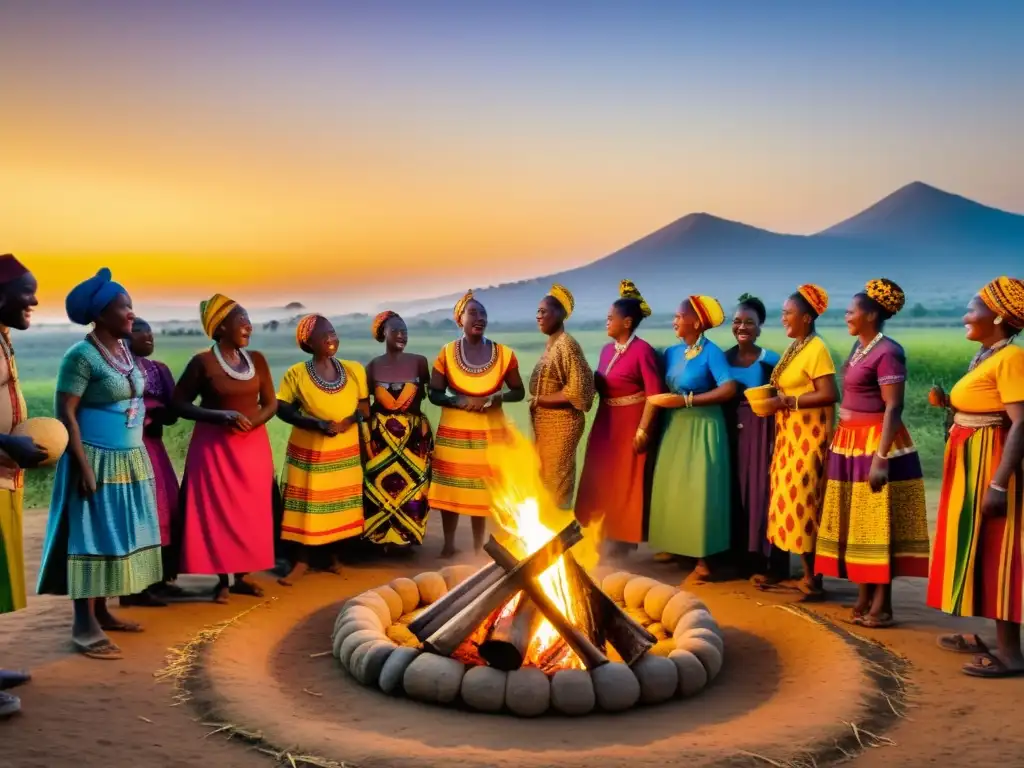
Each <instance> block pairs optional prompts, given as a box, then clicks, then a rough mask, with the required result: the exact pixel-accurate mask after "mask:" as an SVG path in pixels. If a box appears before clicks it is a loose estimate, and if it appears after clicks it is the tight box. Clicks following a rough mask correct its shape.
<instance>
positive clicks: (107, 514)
mask: <svg viewBox="0 0 1024 768" xmlns="http://www.w3.org/2000/svg"><path fill="white" fill-rule="evenodd" d="M65 306H66V309H67V315H68V318H69V319H70V320H71V322H73V323H75V324H77V325H90V324H92V326H93V329H92V331H91V332H90V333H89V335H88V336H87V337H86V339H85V340H84V341H80V342H78V343H77V344H75V345H74V346H73V347H71V349H69V350H68V351H67V353H65V355H64V359H63V360H62V361H61V365H60V372H59V373H58V374H57V407H56V410H57V414H58V416H59V418H60V420H61V421H63V422H64V425H65V426H66V427H67V429H68V435H69V437H70V441H69V443H68V452H67V453H66V454H65V455H64V456H63V457H62V458H61V460H60V462H59V463H58V465H57V473H56V475H55V476H54V480H53V495H52V498H51V501H50V519H49V523H48V525H47V529H46V543H45V545H44V547H43V559H42V565H41V568H40V572H39V585H38V589H37V592H39V594H50V595H69V596H70V597H71V599H72V600H73V602H74V616H75V618H74V624H73V626H72V629H71V638H72V640H73V642H74V644H75V647H76V648H77V649H78V650H79V651H80V652H82V653H83V654H85V655H86V656H88V657H90V658H94V659H119V658H121V650H120V648H118V647H117V646H116V645H115V644H114V643H113V642H111V641H110V638H108V637H107V635H106V633H107V632H139V631H141V627H140V626H139V625H138V624H134V623H131V622H126V621H121V620H120V619H118V618H116V617H115V616H114V615H113V614H112V613H111V612H110V610H109V608H108V607H107V598H108V597H120V596H121V595H131V594H135V593H137V592H141V591H142V590H143V589H145V588H146V587H148V586H149V585H150V584H156V583H157V582H159V581H161V563H160V521H159V517H158V513H157V506H156V486H155V484H154V482H153V466H152V464H150V461H149V455H148V454H147V453H146V448H145V446H144V445H143V441H142V438H143V421H144V418H145V410H146V407H145V404H144V403H143V397H144V393H145V386H146V380H145V376H144V375H143V373H142V370H141V369H140V368H139V367H138V366H137V365H136V364H135V359H134V358H133V357H132V354H131V351H130V350H129V348H128V344H127V340H128V339H129V338H131V335H132V321H133V320H134V319H135V315H134V313H133V312H132V302H131V299H130V298H129V297H128V292H127V291H125V289H124V288H123V287H121V286H120V285H119V284H118V283H115V282H114V281H113V280H112V279H111V274H110V270H109V269H101V270H100V271H99V272H98V273H97V274H96V275H95V276H94V277H92V278H90V279H88V280H86V281H85V282H83V283H81V284H79V285H77V286H76V287H75V288H73V289H72V291H71V293H69V294H68V297H67V301H66V302H65Z"/></svg>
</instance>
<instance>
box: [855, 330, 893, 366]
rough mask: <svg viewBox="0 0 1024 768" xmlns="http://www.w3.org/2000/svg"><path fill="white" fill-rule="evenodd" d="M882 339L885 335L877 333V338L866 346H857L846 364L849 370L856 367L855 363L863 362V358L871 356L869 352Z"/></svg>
mask: <svg viewBox="0 0 1024 768" xmlns="http://www.w3.org/2000/svg"><path fill="white" fill-rule="evenodd" d="M884 338H885V334H882V333H879V334H878V335H877V336H875V338H873V339H872V340H871V341H869V342H868V343H867V346H858V347H857V349H855V350H854V352H853V354H852V355H850V360H849V362H848V363H847V364H848V365H849V366H850V367H851V368H852V367H853V366H855V365H857V363H859V362H860V361H861V360H863V359H864V358H865V357H867V356H868V355H869V354H871V350H872V349H874V348H875V347H876V346H877V345H878V342H880V341H881V340H882V339H884Z"/></svg>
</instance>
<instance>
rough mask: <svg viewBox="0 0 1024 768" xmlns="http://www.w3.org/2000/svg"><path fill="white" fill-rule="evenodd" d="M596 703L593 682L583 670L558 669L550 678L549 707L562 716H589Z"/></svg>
mask: <svg viewBox="0 0 1024 768" xmlns="http://www.w3.org/2000/svg"><path fill="white" fill-rule="evenodd" d="M596 703H597V696H596V695H595V694H594V682H593V680H591V679H590V673H589V672H587V671H586V670H585V669H560V670H558V671H557V672H555V676H554V677H552V678H551V706H552V707H554V708H555V709H556V710H557V711H558V712H561V713H562V714H563V715H573V716H578V715H586V714H589V713H590V712H591V711H592V710H593V709H594V705H595V704H596Z"/></svg>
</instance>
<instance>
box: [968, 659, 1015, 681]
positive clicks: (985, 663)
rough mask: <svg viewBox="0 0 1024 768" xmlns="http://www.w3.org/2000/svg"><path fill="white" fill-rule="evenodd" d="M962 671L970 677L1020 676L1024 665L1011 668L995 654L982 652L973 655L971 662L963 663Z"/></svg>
mask: <svg viewBox="0 0 1024 768" xmlns="http://www.w3.org/2000/svg"><path fill="white" fill-rule="evenodd" d="M963 673H964V674H965V675H969V676H971V677H988V678H997V677H998V678H1002V677H1021V676H1024V667H1020V668H1018V669H1011V668H1010V667H1008V666H1006V664H1004V663H1003V662H1002V661H1000V659H999V658H998V657H997V656H993V655H992V654H991V653H983V654H981V655H979V656H977V657H975V659H974V662H973V663H971V664H964V666H963Z"/></svg>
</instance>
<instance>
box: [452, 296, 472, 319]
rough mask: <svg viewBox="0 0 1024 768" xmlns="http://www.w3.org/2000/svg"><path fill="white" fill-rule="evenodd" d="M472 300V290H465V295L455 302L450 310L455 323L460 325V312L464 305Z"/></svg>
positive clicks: (464, 309) (463, 309)
mask: <svg viewBox="0 0 1024 768" xmlns="http://www.w3.org/2000/svg"><path fill="white" fill-rule="evenodd" d="M472 300H473V292H472V291H466V295H465V296H463V297H462V298H461V299H459V300H458V301H456V302H455V308H454V309H453V310H452V314H453V316H454V317H455V324H456V325H457V326H459V328H461V327H462V313H463V312H465V311H466V305H467V304H469V302H471V301H472Z"/></svg>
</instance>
